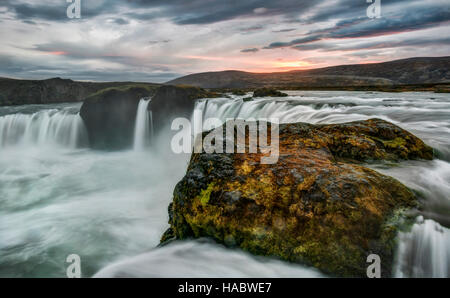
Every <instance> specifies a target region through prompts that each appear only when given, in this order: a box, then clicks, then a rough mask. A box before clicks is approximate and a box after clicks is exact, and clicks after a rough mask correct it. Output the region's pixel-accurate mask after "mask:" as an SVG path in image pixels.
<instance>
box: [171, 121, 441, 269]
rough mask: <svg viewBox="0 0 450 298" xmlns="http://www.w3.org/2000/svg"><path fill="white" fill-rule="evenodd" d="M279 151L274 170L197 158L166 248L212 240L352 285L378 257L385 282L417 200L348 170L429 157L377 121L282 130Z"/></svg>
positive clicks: (246, 159)
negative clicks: (370, 163) (405, 220)
mask: <svg viewBox="0 0 450 298" xmlns="http://www.w3.org/2000/svg"><path fill="white" fill-rule="evenodd" d="M279 146H280V147H279V148H280V157H279V161H278V162H277V163H276V164H272V165H264V164H261V163H260V158H261V156H262V154H261V153H258V154H215V153H213V154H206V153H200V154H193V155H192V157H191V161H190V164H189V167H188V170H187V173H186V175H185V177H184V178H183V179H182V180H181V181H180V182H179V183H178V184H177V186H176V188H175V190H174V198H173V203H171V205H170V206H169V219H170V221H169V223H170V225H171V227H170V228H169V229H168V230H167V231H166V233H165V234H164V235H163V237H162V242H166V241H169V240H171V239H186V238H199V237H211V238H213V239H215V240H216V241H218V242H220V243H223V244H225V245H227V246H231V247H240V248H242V249H244V250H247V251H249V252H252V253H254V254H257V255H264V256H272V257H278V258H281V259H284V260H287V261H291V262H298V263H302V264H307V265H311V266H314V267H317V268H319V269H321V270H322V271H324V272H326V273H329V274H332V275H336V276H349V277H350V276H351V277H364V276H366V268H367V266H368V265H369V264H368V263H366V260H367V256H368V255H370V254H378V255H379V256H380V257H381V261H382V262H381V263H382V264H381V265H382V276H383V277H386V276H390V274H391V268H392V267H391V266H392V261H393V252H394V248H395V237H396V234H397V230H398V225H399V222H400V220H399V218H402V217H401V216H400V215H402V214H403V212H404V210H407V209H410V208H414V207H416V206H417V199H416V197H415V195H414V194H413V193H412V192H411V191H410V190H409V189H408V188H407V187H405V186H404V185H402V184H401V183H400V182H398V181H397V180H395V179H394V178H391V177H388V176H385V175H382V174H380V173H378V172H376V171H374V170H371V169H369V168H366V167H364V166H361V165H358V164H355V163H352V162H351V161H367V160H379V159H403V158H426V159H429V158H432V149H431V148H430V147H428V146H427V145H425V144H424V143H423V142H422V141H421V140H420V139H418V138H417V137H415V136H414V135H412V134H410V133H408V132H406V131H404V130H402V129H401V128H399V127H397V126H395V125H393V124H391V123H388V122H385V121H383V120H379V119H372V120H367V121H358V122H351V123H345V124H334V125H311V124H305V123H294V124H283V125H280V138H279ZM246 152H248V150H247V151H246Z"/></svg>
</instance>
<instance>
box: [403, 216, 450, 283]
mask: <svg viewBox="0 0 450 298" xmlns="http://www.w3.org/2000/svg"><path fill="white" fill-rule="evenodd" d="M399 240H400V241H399V246H398V251H397V264H396V268H395V276H397V277H418V278H420V277H441V278H443V277H448V275H449V273H450V251H449V250H448V247H450V231H449V230H448V229H446V228H445V227H442V226H441V225H440V224H438V223H437V222H435V221H433V220H431V219H427V220H424V219H423V217H422V216H419V217H418V219H417V222H416V223H415V224H414V226H413V227H412V229H411V231H410V232H409V233H400V235H399Z"/></svg>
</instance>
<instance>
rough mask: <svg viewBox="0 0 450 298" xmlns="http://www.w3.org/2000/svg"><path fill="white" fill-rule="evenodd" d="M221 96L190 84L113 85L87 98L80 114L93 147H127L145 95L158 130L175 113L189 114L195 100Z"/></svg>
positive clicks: (177, 114) (130, 141) (129, 144)
mask: <svg viewBox="0 0 450 298" xmlns="http://www.w3.org/2000/svg"><path fill="white" fill-rule="evenodd" d="M214 96H216V97H217V96H219V95H218V94H215V93H211V92H208V91H206V90H204V89H201V88H197V87H189V86H161V87H156V86H135V85H131V86H129V85H127V86H123V87H113V88H108V89H104V90H101V91H99V92H97V93H95V94H93V95H91V96H89V97H88V98H86V99H85V100H84V103H83V106H82V107H81V111H80V115H81V117H82V118H83V120H84V123H85V125H86V128H87V131H88V135H89V141H90V144H91V147H93V148H96V149H109V150H115V149H124V148H127V147H130V146H131V145H132V143H133V136H134V127H135V122H136V113H137V108H138V104H139V101H140V100H141V99H142V98H148V97H152V101H151V103H150V104H149V109H150V110H152V114H153V125H154V129H155V131H156V132H158V131H159V130H160V129H161V128H163V127H166V126H169V125H170V123H171V120H172V119H174V118H176V117H187V118H189V117H190V115H191V114H192V111H193V109H194V105H195V100H196V99H198V98H204V97H214Z"/></svg>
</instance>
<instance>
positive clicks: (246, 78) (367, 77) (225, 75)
mask: <svg viewBox="0 0 450 298" xmlns="http://www.w3.org/2000/svg"><path fill="white" fill-rule="evenodd" d="M448 82H450V56H448V57H425V58H409V59H402V60H395V61H390V62H383V63H371V64H355V65H341V66H333V67H325V68H318V69H310V70H295V71H289V72H274V73H251V72H244V71H235V70H229V71H220V72H205V73H198V74H191V75H188V76H184V77H181V78H178V79H175V80H172V81H169V82H167V83H166V84H170V85H192V86H197V87H202V88H258V87H268V86H273V87H342V86H389V85H405V84H430V83H433V84H436V83H448Z"/></svg>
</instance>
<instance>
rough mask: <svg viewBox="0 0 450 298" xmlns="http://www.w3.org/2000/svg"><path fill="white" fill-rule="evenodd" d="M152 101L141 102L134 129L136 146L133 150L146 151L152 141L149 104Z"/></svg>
mask: <svg viewBox="0 0 450 298" xmlns="http://www.w3.org/2000/svg"><path fill="white" fill-rule="evenodd" d="M150 101H151V99H141V100H140V101H139V105H138V109H137V114H136V123H135V127H134V145H133V148H134V150H136V151H142V150H145V149H146V148H147V147H148V145H149V141H150V137H151V135H150V131H151V130H152V129H153V124H152V125H150V124H151V119H150V112H149V111H148V104H149V103H150Z"/></svg>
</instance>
